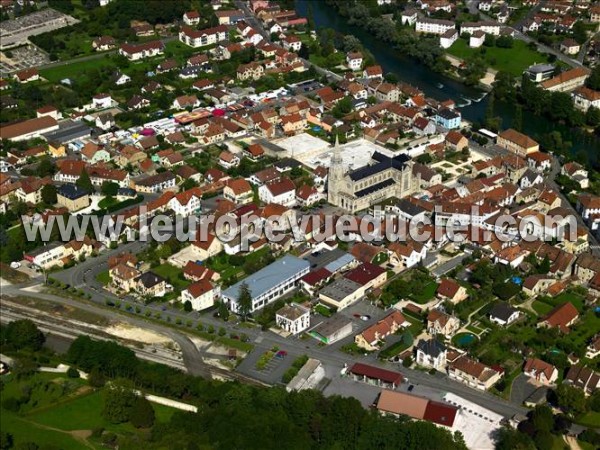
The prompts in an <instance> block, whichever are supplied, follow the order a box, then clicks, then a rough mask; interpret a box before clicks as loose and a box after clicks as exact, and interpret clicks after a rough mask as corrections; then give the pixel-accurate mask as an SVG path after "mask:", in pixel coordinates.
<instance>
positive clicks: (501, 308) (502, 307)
mask: <svg viewBox="0 0 600 450" xmlns="http://www.w3.org/2000/svg"><path fill="white" fill-rule="evenodd" d="M520 316H521V313H520V311H519V310H518V309H516V308H513V307H512V306H510V305H509V304H507V303H498V304H497V305H495V306H494V307H492V309H491V310H490V313H489V317H490V322H494V323H496V324H498V325H500V326H502V327H505V326H508V325H510V324H511V323H513V322H514V321H515V320H517V319H518V318H519V317H520Z"/></svg>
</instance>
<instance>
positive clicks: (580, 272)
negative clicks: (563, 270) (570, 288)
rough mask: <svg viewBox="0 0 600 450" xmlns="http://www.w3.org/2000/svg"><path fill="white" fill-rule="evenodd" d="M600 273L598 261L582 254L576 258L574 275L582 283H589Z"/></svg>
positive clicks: (587, 254)
mask: <svg viewBox="0 0 600 450" xmlns="http://www.w3.org/2000/svg"><path fill="white" fill-rule="evenodd" d="M598 273H600V261H598V258H595V257H594V256H593V255H591V254H589V253H583V254H581V255H579V256H578V257H577V261H576V263H575V275H577V278H579V280H580V281H581V282H582V283H591V282H592V280H594V278H595V277H596V276H597V275H598Z"/></svg>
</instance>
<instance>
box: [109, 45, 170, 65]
mask: <svg viewBox="0 0 600 450" xmlns="http://www.w3.org/2000/svg"><path fill="white" fill-rule="evenodd" d="M164 50H165V46H164V44H163V43H162V41H150V42H144V43H143V44H129V43H125V44H121V47H120V48H119V54H120V55H122V56H124V57H125V58H127V59H128V60H129V61H139V60H141V59H144V58H151V57H153V56H158V55H162V54H163V53H164Z"/></svg>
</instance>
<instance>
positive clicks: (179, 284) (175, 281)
mask: <svg viewBox="0 0 600 450" xmlns="http://www.w3.org/2000/svg"><path fill="white" fill-rule="evenodd" d="M151 270H152V272H154V273H156V274H157V275H160V276H161V277H163V278H165V279H166V280H167V282H168V283H169V284H171V285H173V286H174V287H175V288H177V289H179V290H182V289H185V288H187V287H188V286H189V285H190V282H189V281H188V280H184V279H182V278H179V275H180V274H181V273H182V272H181V269H179V268H177V267H175V266H172V265H171V264H161V265H160V266H156V267H153V268H152V269H151Z"/></svg>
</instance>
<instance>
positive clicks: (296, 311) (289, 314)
mask: <svg viewBox="0 0 600 450" xmlns="http://www.w3.org/2000/svg"><path fill="white" fill-rule="evenodd" d="M275 323H277V326H278V327H280V328H282V329H284V330H285V331H287V332H288V333H291V334H298V333H302V332H303V331H304V330H307V329H308V328H309V327H310V310H309V309H308V308H305V307H304V306H302V305H299V304H297V303H290V304H289V305H286V306H284V307H283V308H281V309H280V310H278V311H277V312H276V313H275Z"/></svg>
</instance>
